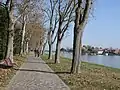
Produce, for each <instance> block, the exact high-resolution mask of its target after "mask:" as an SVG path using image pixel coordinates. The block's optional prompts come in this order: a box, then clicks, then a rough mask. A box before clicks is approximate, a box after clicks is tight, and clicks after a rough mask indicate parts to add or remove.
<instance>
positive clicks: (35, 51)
mask: <svg viewBox="0 0 120 90" xmlns="http://www.w3.org/2000/svg"><path fill="white" fill-rule="evenodd" d="M34 54H35V57H36V56H37V49H36V48H35V50H34Z"/></svg>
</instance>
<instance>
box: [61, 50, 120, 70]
mask: <svg viewBox="0 0 120 90" xmlns="http://www.w3.org/2000/svg"><path fill="white" fill-rule="evenodd" d="M61 56H64V57H66V58H71V59H72V53H66V52H64V53H63V52H62V53H61ZM82 61H85V62H90V63H95V64H100V65H104V66H110V67H114V68H120V56H102V55H99V56H88V55H84V56H82Z"/></svg>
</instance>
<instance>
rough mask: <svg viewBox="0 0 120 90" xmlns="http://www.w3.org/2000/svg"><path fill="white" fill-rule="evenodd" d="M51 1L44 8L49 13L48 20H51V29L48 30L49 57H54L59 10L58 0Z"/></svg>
mask: <svg viewBox="0 0 120 90" xmlns="http://www.w3.org/2000/svg"><path fill="white" fill-rule="evenodd" d="M49 1H50V5H49V7H47V8H45V9H43V11H44V12H45V13H46V15H47V21H49V31H48V45H49V56H48V59H52V45H53V43H54V42H55V39H56V35H55V37H54V34H55V30H56V28H57V27H56V26H57V23H58V18H57V11H56V6H57V2H58V0H49ZM47 6H48V5H47ZM45 22H46V21H45Z"/></svg>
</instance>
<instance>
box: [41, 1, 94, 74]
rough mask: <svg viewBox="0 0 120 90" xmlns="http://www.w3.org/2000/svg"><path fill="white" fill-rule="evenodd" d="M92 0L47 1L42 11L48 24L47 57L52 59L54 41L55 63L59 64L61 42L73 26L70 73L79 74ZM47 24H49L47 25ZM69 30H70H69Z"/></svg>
mask: <svg viewBox="0 0 120 90" xmlns="http://www.w3.org/2000/svg"><path fill="white" fill-rule="evenodd" d="M92 4H93V0H49V3H46V7H44V8H43V11H44V13H45V15H46V19H45V22H47V25H48V24H49V30H48V45H49V57H48V59H52V47H53V44H54V42H55V40H56V42H57V43H56V51H55V63H60V48H61V41H62V39H63V37H64V36H65V33H66V31H67V30H68V29H69V26H70V25H74V29H73V32H74V37H73V39H74V40H73V59H72V67H71V73H79V71H80V63H81V46H82V35H83V31H84V28H85V26H86V24H87V21H88V18H89V15H90V12H91V8H92ZM48 22H49V23H48ZM70 30H72V29H71V28H70Z"/></svg>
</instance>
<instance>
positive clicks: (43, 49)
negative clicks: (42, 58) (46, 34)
mask: <svg viewBox="0 0 120 90" xmlns="http://www.w3.org/2000/svg"><path fill="white" fill-rule="evenodd" d="M46 44H47V40H46V42H45V43H44V45H43V48H42V55H43V54H44V51H45V46H46Z"/></svg>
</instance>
